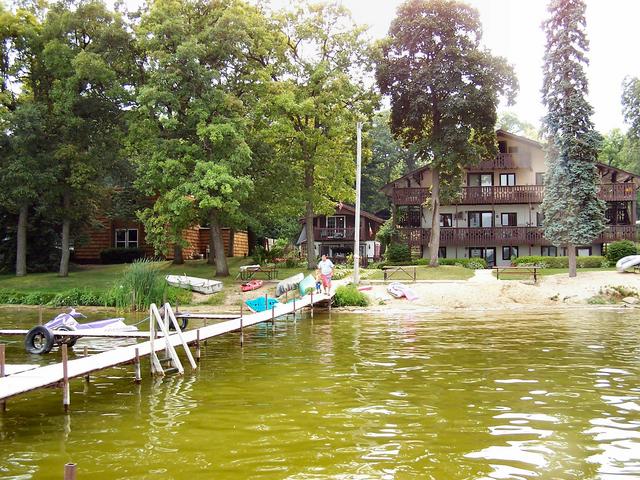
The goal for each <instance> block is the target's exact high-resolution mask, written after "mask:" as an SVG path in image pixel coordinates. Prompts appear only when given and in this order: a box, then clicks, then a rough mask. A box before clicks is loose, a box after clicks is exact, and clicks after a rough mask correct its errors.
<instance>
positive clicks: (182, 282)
mask: <svg viewBox="0 0 640 480" xmlns="http://www.w3.org/2000/svg"><path fill="white" fill-rule="evenodd" d="M165 278H166V279H167V283H168V284H169V285H171V286H172V287H179V288H184V289H186V290H192V291H194V292H198V293H202V294H204V295H211V294H212V293H216V292H219V291H221V290H222V282H219V281H217V280H209V279H208V278H198V277H187V276H186V275H167V276H166V277H165Z"/></svg>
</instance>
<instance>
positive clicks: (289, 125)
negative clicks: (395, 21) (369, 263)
mask: <svg viewBox="0 0 640 480" xmlns="http://www.w3.org/2000/svg"><path fill="white" fill-rule="evenodd" d="M279 18H280V28H281V32H282V34H283V40H284V42H285V44H284V47H285V48H284V52H283V54H284V63H283V64H282V69H281V70H280V71H276V72H274V76H273V78H274V80H275V82H274V83H273V84H272V89H271V91H270V94H269V96H268V98H265V99H264V100H265V101H264V102H262V111H263V114H264V115H265V116H266V117H268V118H269V119H270V138H269V139H268V141H269V142H270V144H271V145H272V146H273V151H274V153H275V154H276V155H277V161H278V162H279V165H280V170H281V171H282V172H286V173H284V175H286V176H287V178H290V179H291V183H290V184H289V186H290V189H289V192H290V195H292V196H293V197H294V198H295V199H300V200H301V202H300V203H301V204H302V205H304V217H305V221H306V227H305V228H306V244H307V265H308V267H309V268H313V267H315V265H316V255H315V251H314V232H313V217H314V215H316V214H320V213H324V214H329V213H331V212H333V211H335V210H334V209H335V206H336V204H337V203H338V202H339V201H352V200H353V197H354V188H353V187H354V181H355V162H354V157H355V137H356V135H355V132H356V122H357V121H358V120H362V119H365V118H367V117H369V116H371V115H372V112H373V109H374V107H375V106H376V105H377V96H376V95H375V94H374V92H373V91H372V89H371V88H370V87H369V86H367V85H366V81H365V76H366V73H367V72H368V71H370V70H371V62H370V60H369V56H368V47H369V45H368V43H367V41H366V39H365V37H364V29H363V28H359V27H356V26H355V25H354V23H353V21H352V19H351V17H350V16H349V14H348V12H347V10H346V9H344V8H343V7H341V6H338V5H337V4H333V3H328V4H307V3H305V2H301V3H300V4H298V5H296V6H295V7H294V8H293V9H292V10H289V11H287V12H283V13H281V14H280V17H279ZM290 174H291V175H290ZM289 175H290V176H289ZM274 179H275V181H278V180H277V176H276V177H274Z"/></svg>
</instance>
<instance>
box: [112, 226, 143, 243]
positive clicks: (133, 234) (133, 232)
mask: <svg viewBox="0 0 640 480" xmlns="http://www.w3.org/2000/svg"><path fill="white" fill-rule="evenodd" d="M115 246H116V248H138V229H137V228H118V229H116V241H115Z"/></svg>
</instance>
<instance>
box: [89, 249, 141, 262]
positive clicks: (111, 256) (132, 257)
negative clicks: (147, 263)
mask: <svg viewBox="0 0 640 480" xmlns="http://www.w3.org/2000/svg"><path fill="white" fill-rule="evenodd" d="M140 258H144V250H142V249H141V248H107V249H106V250H102V251H101V252H100V261H101V262H102V263H103V264H105V265H111V264H114V263H132V262H134V261H136V260H138V259H140Z"/></svg>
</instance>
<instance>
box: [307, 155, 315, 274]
mask: <svg viewBox="0 0 640 480" xmlns="http://www.w3.org/2000/svg"><path fill="white" fill-rule="evenodd" d="M304 186H305V189H306V190H307V192H308V196H307V202H306V211H305V226H304V228H305V229H306V234H307V268H308V269H309V270H312V269H314V268H316V252H315V239H314V237H313V197H312V192H313V164H312V163H307V164H306V165H305V167H304Z"/></svg>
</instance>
